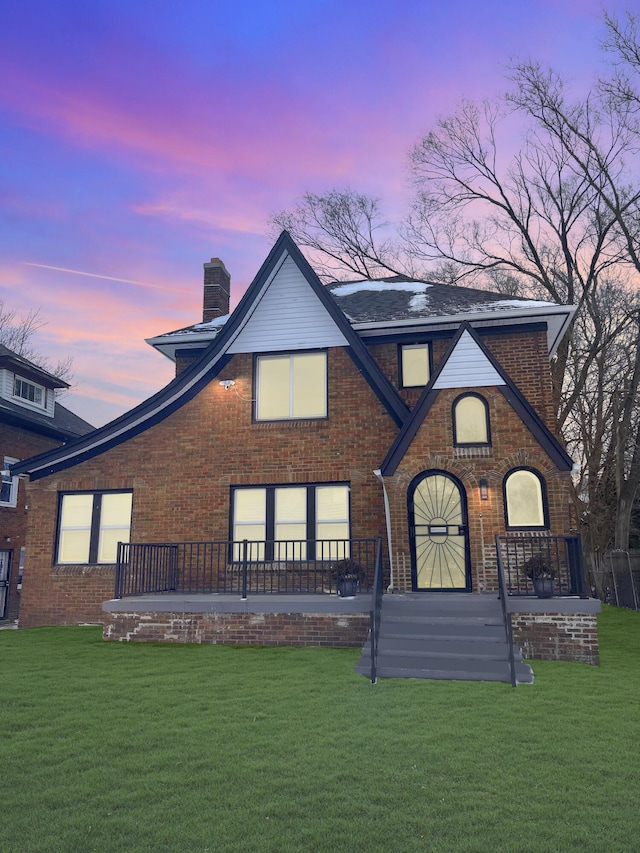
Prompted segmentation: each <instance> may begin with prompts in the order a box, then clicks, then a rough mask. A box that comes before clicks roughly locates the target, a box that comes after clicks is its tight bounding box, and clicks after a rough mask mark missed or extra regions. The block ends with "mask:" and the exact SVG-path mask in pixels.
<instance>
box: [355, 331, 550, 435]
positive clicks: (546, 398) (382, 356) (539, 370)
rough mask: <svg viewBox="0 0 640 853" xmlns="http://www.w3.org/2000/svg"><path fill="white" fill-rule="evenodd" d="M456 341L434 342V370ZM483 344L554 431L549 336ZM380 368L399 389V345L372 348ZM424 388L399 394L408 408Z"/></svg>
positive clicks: (496, 338)
mask: <svg viewBox="0 0 640 853" xmlns="http://www.w3.org/2000/svg"><path fill="white" fill-rule="evenodd" d="M452 339H453V333H452V335H451V337H446V338H436V339H435V340H434V341H433V342H432V345H431V347H432V357H433V367H434V369H435V368H436V367H437V366H438V364H439V363H440V361H441V360H442V358H443V356H444V354H445V353H446V351H447V349H448V348H449V346H450V344H451V341H452ZM481 340H482V343H483V344H484V345H485V346H486V347H487V349H488V350H489V351H490V352H491V353H492V354H493V355H494V356H495V357H496V358H497V360H498V362H499V363H500V365H501V366H502V368H503V370H504V371H505V372H506V373H507V375H508V376H509V378H510V379H511V380H512V381H513V382H515V384H516V385H517V386H518V388H519V389H520V391H522V393H523V394H524V395H525V397H526V398H527V400H528V401H529V403H530V404H531V405H532V406H533V408H534V409H535V410H536V411H537V412H538V414H539V415H540V417H541V418H542V420H543V421H544V422H545V423H546V424H547V426H548V427H549V428H550V429H553V428H554V413H553V402H552V396H551V390H552V389H551V372H550V370H549V356H548V353H547V333H546V332H544V331H540V332H514V333H513V334H502V335H483V336H482V338H481ZM369 349H370V350H371V354H372V355H373V357H374V358H375V360H376V362H377V363H378V366H379V367H380V369H381V370H382V372H383V373H384V375H385V376H386V377H387V379H389V380H390V382H391V383H392V385H393V386H394V388H396V389H397V388H398V376H399V372H398V345H397V344H395V343H388V344H374V345H372V346H370V347H369ZM421 391H422V389H421V388H409V389H406V390H401V391H400V396H401V397H402V398H403V400H404V401H405V403H407V405H408V406H410V407H411V406H413V405H414V404H415V402H416V401H417V399H418V397H419V396H420V393H421Z"/></svg>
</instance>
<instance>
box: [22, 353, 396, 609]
mask: <svg viewBox="0 0 640 853" xmlns="http://www.w3.org/2000/svg"><path fill="white" fill-rule="evenodd" d="M225 375H227V376H229V377H232V378H233V379H235V381H236V386H235V387H236V389H237V392H238V393H237V394H236V393H235V391H234V390H233V389H230V390H228V391H225V390H224V388H221V387H220V385H219V384H218V381H217V379H214V380H213V381H212V382H211V383H210V384H209V385H208V386H207V387H206V388H205V389H204V390H203V391H202V392H201V393H200V394H199V395H198V396H197V397H196V398H194V399H193V400H191V401H190V402H189V403H187V404H185V405H184V406H183V407H182V408H181V409H179V410H178V411H176V412H175V413H174V414H172V415H171V416H170V417H168V418H167V419H166V420H164V421H162V422H161V423H159V424H157V425H156V426H153V427H151V428H150V429H149V430H147V431H146V432H144V433H142V434H140V435H138V436H136V437H135V438H133V439H131V440H130V441H128V442H125V443H123V444H121V445H119V446H117V447H114V448H113V449H111V450H108V451H106V452H105V453H103V454H101V455H100V456H97V457H95V458H94V459H91V460H89V461H87V462H83V463H81V464H79V465H76V466H75V467H74V468H71V469H69V470H67V471H63V472H61V473H59V474H55V475H52V476H50V477H46V478H43V479H41V480H38V481H36V482H35V483H31V484H30V497H29V501H30V504H31V507H32V511H31V516H32V518H33V522H34V523H33V524H32V526H31V528H30V534H29V541H28V544H27V557H28V559H29V563H30V565H31V566H33V567H34V571H33V572H30V574H29V578H28V579H27V578H25V584H24V590H23V608H22V614H21V624H24V625H45V624H74V623H76V622H85V621H95V619H96V613H98V612H99V607H100V604H101V602H102V601H103V600H105V598H111V597H113V585H111V587H110V588H109V590H107V589H106V588H105V585H104V583H105V581H104V577H103V575H102V574H100V575H98V576H97V577H96V576H95V575H94V574H93V572H91V571H87V567H78V571H80V570H81V569H84V575H83V576H82V581H81V582H82V583H83V584H85V585H86V589H87V596H86V597H87V600H86V601H80V602H78V601H76V600H75V599H74V597H73V596H74V594H70V593H69V592H68V591H67V589H66V587H67V585H68V584H72V582H73V583H75V579H71V578H69V577H64V578H63V577H61V576H60V575H59V574H58V575H56V574H55V573H52V568H53V561H54V555H53V543H54V541H55V534H56V529H55V526H56V511H57V501H58V492H59V491H65V490H80V489H114V488H132V489H133V526H132V532H131V539H132V541H135V542H158V541H160V542H166V541H174V542H183V541H193V540H212V539H223V540H224V539H227V538H228V536H229V503H230V488H231V486H232V485H249V484H273V483H282V484H287V483H312V482H331V481H343V482H349V483H351V487H352V491H351V518H352V528H351V530H352V536H353V537H355V538H368V537H374V536H384V531H385V526H384V514H383V512H382V499H381V490H380V485H379V483H378V481H377V480H376V478H375V477H374V475H373V470H374V469H376V468H378V467H379V465H380V462H381V460H382V459H383V458H384V455H385V454H386V452H387V449H388V447H389V445H390V444H391V442H392V441H393V439H394V438H395V436H396V434H397V427H396V426H395V424H394V423H393V421H392V420H391V418H390V417H389V415H388V414H387V412H386V410H385V409H384V408H383V406H382V404H381V403H380V401H379V400H378V398H377V397H376V396H375V394H374V393H373V391H372V390H371V388H370V387H369V385H368V384H367V383H366V382H364V381H363V379H362V376H361V375H360V373H359V372H358V370H357V368H356V367H355V365H354V364H353V362H352V360H351V359H350V357H349V356H348V354H347V353H346V351H344V350H342V349H332V350H331V351H330V353H329V401H328V402H329V417H328V418H327V419H326V420H321V421H289V422H282V423H278V422H276V423H252V404H251V402H250V401H251V396H252V358H251V356H250V355H236V356H234V358H233V359H232V361H231V362H230V363H229V365H227V367H226V368H225ZM70 568H71V567H65V571H67V572H68V571H69V569H70ZM105 593H107V594H105Z"/></svg>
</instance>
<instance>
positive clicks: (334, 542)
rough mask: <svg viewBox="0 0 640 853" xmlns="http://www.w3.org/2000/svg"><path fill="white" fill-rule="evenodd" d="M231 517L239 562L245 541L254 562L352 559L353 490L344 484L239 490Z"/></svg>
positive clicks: (235, 554) (235, 496)
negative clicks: (350, 504)
mask: <svg viewBox="0 0 640 853" xmlns="http://www.w3.org/2000/svg"><path fill="white" fill-rule="evenodd" d="M232 515H233V525H232V529H233V539H234V542H235V545H234V559H235V560H238V559H240V556H241V545H240V544H239V543H240V542H242V540H244V539H246V540H248V541H249V542H251V543H252V544H251V546H250V553H251V557H252V558H253V559H257V560H263V559H265V558H266V559H276V560H305V559H307V558H310V559H313V558H315V559H343V558H345V557H348V556H349V543H348V541H346V540H348V539H349V538H350V525H349V486H348V485H346V484H344V483H339V484H331V485H322V486H266V487H263V488H254V487H247V488H245V487H238V488H235V489H234V490H233V493H232ZM265 547H266V549H267V550H266V553H265ZM311 551H312V552H313V553H310V552H311Z"/></svg>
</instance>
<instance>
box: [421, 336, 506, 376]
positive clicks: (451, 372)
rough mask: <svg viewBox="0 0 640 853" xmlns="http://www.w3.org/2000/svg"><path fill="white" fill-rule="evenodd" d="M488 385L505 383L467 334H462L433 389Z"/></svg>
mask: <svg viewBox="0 0 640 853" xmlns="http://www.w3.org/2000/svg"><path fill="white" fill-rule="evenodd" d="M488 385H506V383H505V381H504V379H503V378H502V377H501V376H500V374H499V373H498V371H497V370H496V369H495V367H494V366H493V365H492V364H491V362H490V361H489V359H488V358H487V356H486V355H485V354H484V353H483V352H482V350H481V349H480V347H479V346H478V344H477V343H476V342H475V341H474V340H473V338H472V337H471V335H470V334H469V332H463V333H462V335H461V336H460V340H459V341H458V343H457V344H456V346H455V348H454V350H453V352H452V353H451V355H450V356H449V358H448V359H447V363H446V364H445V365H444V367H443V369H442V373H441V374H440V375H439V376H438V378H437V379H436V381H435V382H434V383H433V387H434V388H438V389H442V388H480V387H484V386H488Z"/></svg>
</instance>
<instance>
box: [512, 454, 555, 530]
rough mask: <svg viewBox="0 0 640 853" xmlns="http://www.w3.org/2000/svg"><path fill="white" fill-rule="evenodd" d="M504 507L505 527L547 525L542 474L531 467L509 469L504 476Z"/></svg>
mask: <svg viewBox="0 0 640 853" xmlns="http://www.w3.org/2000/svg"><path fill="white" fill-rule="evenodd" d="M504 509H505V517H506V522H507V527H510V528H514V527H515V528H531V527H533V528H535V527H538V528H547V527H549V521H548V512H547V499H546V493H545V488H544V480H543V479H542V476H541V475H540V474H539V473H538V472H537V471H534V470H533V468H515V469H514V470H513V471H509V472H508V473H507V475H506V477H505V478H504Z"/></svg>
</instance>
